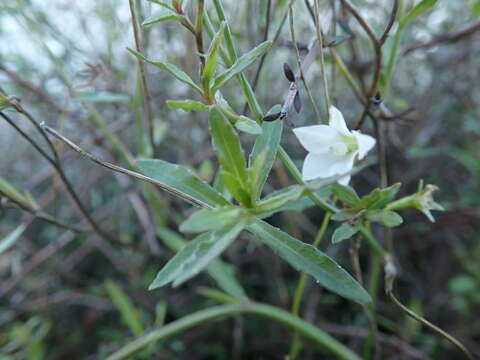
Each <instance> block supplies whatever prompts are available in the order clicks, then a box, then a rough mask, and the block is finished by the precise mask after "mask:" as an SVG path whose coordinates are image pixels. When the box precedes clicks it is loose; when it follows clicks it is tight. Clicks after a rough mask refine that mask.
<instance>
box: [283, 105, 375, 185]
mask: <svg viewBox="0 0 480 360" xmlns="http://www.w3.org/2000/svg"><path fill="white" fill-rule="evenodd" d="M329 115H330V121H329V125H313V126H304V127H299V128H296V129H293V132H294V133H295V135H296V136H297V138H298V140H299V141H300V144H302V146H303V147H304V148H305V149H306V150H307V151H308V154H307V157H306V158H305V161H304V163H303V169H302V177H303V180H305V181H307V180H313V179H316V178H326V177H330V176H334V175H341V174H345V173H347V172H349V171H350V170H351V169H352V168H353V163H354V161H355V159H356V158H357V157H358V159H359V160H361V159H363V158H364V157H365V155H366V154H367V152H369V151H370V150H371V149H372V148H373V147H374V146H375V139H374V138H373V137H371V136H370V135H365V134H362V133H361V132H360V131H355V130H353V131H350V130H348V127H347V124H345V120H344V119H343V115H342V113H341V112H340V111H339V110H338V109H337V108H336V107H335V106H330V109H329ZM349 181H350V175H348V176H344V177H342V178H341V179H340V180H338V182H339V183H340V184H342V185H347V184H348V183H349Z"/></svg>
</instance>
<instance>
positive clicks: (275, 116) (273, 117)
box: [263, 112, 282, 121]
mask: <svg viewBox="0 0 480 360" xmlns="http://www.w3.org/2000/svg"><path fill="white" fill-rule="evenodd" d="M281 114H282V112H277V113H274V114H270V115H267V116H265V117H264V118H263V121H275V120H277V119H278V118H279V117H280V115H281Z"/></svg>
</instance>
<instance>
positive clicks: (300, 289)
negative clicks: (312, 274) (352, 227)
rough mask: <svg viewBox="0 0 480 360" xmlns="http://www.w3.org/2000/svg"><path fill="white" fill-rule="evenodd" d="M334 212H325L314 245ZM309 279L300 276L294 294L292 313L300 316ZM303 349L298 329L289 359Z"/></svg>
mask: <svg viewBox="0 0 480 360" xmlns="http://www.w3.org/2000/svg"><path fill="white" fill-rule="evenodd" d="M331 217H332V214H331V213H329V212H327V213H325V215H324V217H323V220H322V224H321V225H320V229H319V230H318V233H317V236H315V240H314V241H313V244H312V246H313V247H315V248H317V247H318V245H320V242H321V241H322V239H323V238H324V235H325V232H326V231H327V228H328V224H329V222H330V218H331ZM306 281H307V275H306V274H305V273H302V274H301V275H300V278H299V279H298V283H297V287H296V288H295V294H294V296H293V304H292V311H291V312H292V315H294V316H300V306H301V304H302V299H303V294H304V292H305V284H306ZM300 349H301V342H300V335H299V333H298V331H295V332H294V333H293V340H292V345H291V346H290V352H289V360H294V359H295V358H296V357H297V355H298V354H299V352H300Z"/></svg>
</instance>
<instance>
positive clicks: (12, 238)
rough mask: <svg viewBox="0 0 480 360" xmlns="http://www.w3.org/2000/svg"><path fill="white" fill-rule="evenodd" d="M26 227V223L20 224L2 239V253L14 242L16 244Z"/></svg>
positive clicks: (0, 249) (0, 246) (0, 248)
mask: <svg viewBox="0 0 480 360" xmlns="http://www.w3.org/2000/svg"><path fill="white" fill-rule="evenodd" d="M26 228H27V226H26V225H25V224H20V225H18V226H17V228H16V229H15V230H13V231H12V232H11V233H10V234H8V235H7V236H5V237H4V238H3V239H2V240H0V254H1V253H3V252H5V251H7V250H8V249H9V248H10V247H11V246H12V245H13V244H15V242H16V241H17V240H18V238H19V237H20V236H21V235H22V234H23V232H24V231H25V229H26Z"/></svg>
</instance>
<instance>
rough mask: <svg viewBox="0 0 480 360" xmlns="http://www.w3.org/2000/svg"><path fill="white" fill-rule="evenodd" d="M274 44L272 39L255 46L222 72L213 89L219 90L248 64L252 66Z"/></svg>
mask: <svg viewBox="0 0 480 360" xmlns="http://www.w3.org/2000/svg"><path fill="white" fill-rule="evenodd" d="M270 46H272V42H271V41H265V42H263V43H261V44H260V45H258V46H257V47H255V48H254V49H252V50H250V51H249V52H248V53H246V54H245V55H243V56H241V57H240V58H238V59H237V61H235V62H234V63H233V65H232V66H231V67H230V68H228V69H227V70H225V72H223V73H222V74H220V75H219V76H218V77H217V78H216V79H215V81H214V82H213V87H212V89H213V90H212V91H213V92H215V91H217V90H218V89H219V88H220V87H221V86H223V85H224V84H225V83H226V82H227V81H228V80H230V79H231V78H232V77H234V76H235V75H237V74H240V73H241V72H242V71H243V70H245V69H246V68H247V67H248V66H250V65H251V64H252V63H253V62H254V61H255V60H257V59H258V58H259V57H260V56H262V55H263V54H264V53H265V52H267V51H268V49H270Z"/></svg>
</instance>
